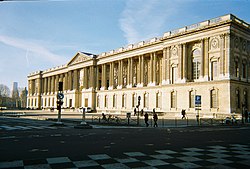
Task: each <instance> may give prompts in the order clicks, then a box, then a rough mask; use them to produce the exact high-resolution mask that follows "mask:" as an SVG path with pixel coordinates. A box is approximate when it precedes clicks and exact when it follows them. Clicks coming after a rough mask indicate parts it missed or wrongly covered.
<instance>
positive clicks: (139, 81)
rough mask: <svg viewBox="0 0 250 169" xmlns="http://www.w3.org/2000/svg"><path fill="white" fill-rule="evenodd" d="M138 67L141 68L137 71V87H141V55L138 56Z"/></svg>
mask: <svg viewBox="0 0 250 169" xmlns="http://www.w3.org/2000/svg"><path fill="white" fill-rule="evenodd" d="M138 61H139V63H138V66H139V69H137V71H138V72H137V79H138V80H137V86H141V56H140V55H139V56H138Z"/></svg>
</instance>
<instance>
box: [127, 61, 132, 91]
mask: <svg viewBox="0 0 250 169" xmlns="http://www.w3.org/2000/svg"><path fill="white" fill-rule="evenodd" d="M130 67H131V60H130V58H128V67H127V88H129V87H130V84H131V81H130V74H131V70H130Z"/></svg>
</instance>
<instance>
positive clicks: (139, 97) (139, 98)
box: [137, 96, 141, 126]
mask: <svg viewBox="0 0 250 169" xmlns="http://www.w3.org/2000/svg"><path fill="white" fill-rule="evenodd" d="M140 102H141V96H138V105H137V107H138V113H137V125H138V126H139V114H140V108H139V107H140Z"/></svg>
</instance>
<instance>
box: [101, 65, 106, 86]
mask: <svg viewBox="0 0 250 169" xmlns="http://www.w3.org/2000/svg"><path fill="white" fill-rule="evenodd" d="M101 88H102V90H105V89H106V65H105V64H103V65H102V86H101Z"/></svg>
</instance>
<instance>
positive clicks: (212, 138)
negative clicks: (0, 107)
mask: <svg viewBox="0 0 250 169" xmlns="http://www.w3.org/2000/svg"><path fill="white" fill-rule="evenodd" d="M53 124H54V123H53V122H49V121H40V120H28V119H19V118H2V117H1V118H0V133H1V135H0V145H1V146H0V161H1V162H0V168H10V166H12V165H13V162H15V161H20V160H21V161H22V163H21V164H22V165H23V167H24V166H25V164H27V163H25V161H26V162H27V161H32V160H33V161H34V160H37V159H47V162H49V161H51V159H55V158H59V157H60V158H62V157H63V158H67V159H70V162H71V163H72V165H73V164H74V166H73V168H75V167H77V164H78V163H77V162H78V161H79V160H84V159H85V157H89V158H90V157H92V156H93V155H100V154H101V155H106V156H108V157H110V158H111V157H112V160H114V159H116V162H117V161H119V160H118V158H119V157H120V158H119V159H121V158H122V157H123V156H124V154H125V155H128V156H129V155H131V153H132V152H133V153H135V152H137V153H138V152H140V153H142V154H146V155H147V157H149V156H150V157H151V158H152V156H153V155H155V153H162V152H163V150H164V151H166V150H167V151H173V152H178V153H177V154H178V155H180V154H181V153H183V152H186V149H188V148H189V149H191V148H193V149H201V150H203V153H202V157H200V159H202V161H198V162H199V163H195V162H196V161H195V162H193V163H192V165H196V167H195V166H193V167H192V165H191V166H190V167H187V166H186V167H185V165H184V164H183V165H184V168H199V167H201V168H203V166H204V165H205V164H206V163H207V162H210V163H212V162H211V161H212V157H213V156H212V157H211V156H210V157H208V156H207V155H209V153H211V152H212V150H211V151H210V149H211V147H223V148H224V149H225V150H226V151H228V152H226V154H227V155H228V156H229V157H227V156H225V158H226V159H223V160H228V161H229V159H230V160H231V161H230V162H228V163H226V162H225V163H219V162H217V163H212V164H210V165H211V166H218V165H219V166H221V165H223V167H225V166H226V167H229V168H230V167H231V168H238V167H241V168H248V167H249V166H250V165H249V164H250V160H249V159H250V151H249V150H250V134H249V133H250V127H249V126H206V127H204V126H202V127H198V126H196V127H183V128H152V127H150V128H145V127H122V126H116V127H112V126H108V127H107V126H105V127H102V126H93V127H94V128H93V129H75V128H74V125H75V123H65V126H58V127H57V126H53ZM238 145H240V146H239V150H237V146H238ZM232 146H236V148H235V147H232ZM244 147H245V149H244V154H243V155H244V158H243V157H242V156H241V157H242V159H241V160H239V159H238V158H239V157H238V156H237V155H242V154H235V153H236V152H234V151H233V150H235V151H240V150H241V149H242V148H244ZM223 148H222V149H223ZM213 150H214V149H213ZM215 151H216V149H215ZM219 152H220V151H219ZM126 153H127V154H126ZM216 153H218V152H216ZM91 155H92V156H91ZM165 155H166V154H165ZM178 155H177V156H175V157H173V158H174V159H178V160H179V158H181V157H180V156H178ZM132 156H133V155H132ZM139 156H140V155H139ZM220 156H221V154H220ZM130 157H131V156H130ZM192 157H193V155H192ZM123 158H124V157H123ZM234 158H235V159H234ZM133 159H134V158H133ZM207 159H209V160H210V161H205V160H207ZM216 159H218V158H217V157H216ZM219 159H220V160H221V158H219ZM92 160H93V159H92ZM94 160H95V159H94ZM97 160H98V159H97ZM99 160H100V159H99ZM130 160H131V159H130ZM136 160H138V158H136ZM154 160H155V159H154ZM157 160H158V163H157V161H155V162H156V163H157V164H151V163H149V162H148V159H147V158H145V159H143V158H139V162H141V163H142V162H144V163H143V164H145V165H146V166H147V167H149V168H153V167H154V168H160V167H161V166H162V167H163V166H165V168H166V166H167V165H174V166H175V167H177V168H178V167H179V168H183V166H181V164H182V163H181V164H180V166H178V165H179V163H180V162H178V163H177V162H174V161H166V160H168V159H161V161H159V159H157ZM162 160H165V161H162ZM182 160H183V159H182ZM38 161H39V160H38ZM59 161H60V160H59ZM66 161H67V160H66ZM76 161H77V162H76ZM151 161H152V159H151ZM237 161H240V163H238V162H237ZM6 162H9V163H6ZM95 162H96V161H95ZM185 162H187V161H185ZM191 162H192V161H191ZM37 163H38V162H36V163H35V164H37ZM92 163H93V162H92ZM92 163H91V165H92V166H94V165H93V164H94V163H93V164H92ZM96 163H97V162H96ZM132 163H133V161H132V162H131V163H125V164H126V167H128V168H140V167H143V168H144V167H146V166H143V165H142V164H139V163H138V162H137V163H138V165H136V164H137V163H136V164H134V165H132ZM134 163H135V162H134ZM188 163H190V161H188ZM21 164H20V165H21ZM31 164H33V163H31ZM63 164H64V163H63ZM84 164H85V165H86V163H84ZM97 164H98V165H99V166H98V167H102V168H109V167H107V164H106V163H105V165H106V167H105V165H104V164H102V163H97ZM112 164H113V165H111V166H112V167H113V168H126V167H124V166H123V167H114V166H115V164H116V165H117V163H112ZM121 164H122V165H125V164H124V163H122V162H119V165H121ZM46 165H48V164H46ZM91 165H90V166H91ZM6 166H7V167H6ZM51 166H52V165H51V164H50V166H49V167H48V166H47V168H53V167H51ZM83 166H84V165H82V166H81V165H78V168H81V167H83ZM57 167H58V166H57ZM64 167H65V166H64ZM64 167H63V165H61V166H59V167H58V168H64ZM172 167H173V166H172ZM172 167H170V168H172ZM24 168H25V167H24ZM54 168H55V166H54ZM65 168H68V167H67V165H66V167H65ZM94 168H96V167H94ZM163 168H164V167H163Z"/></svg>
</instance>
